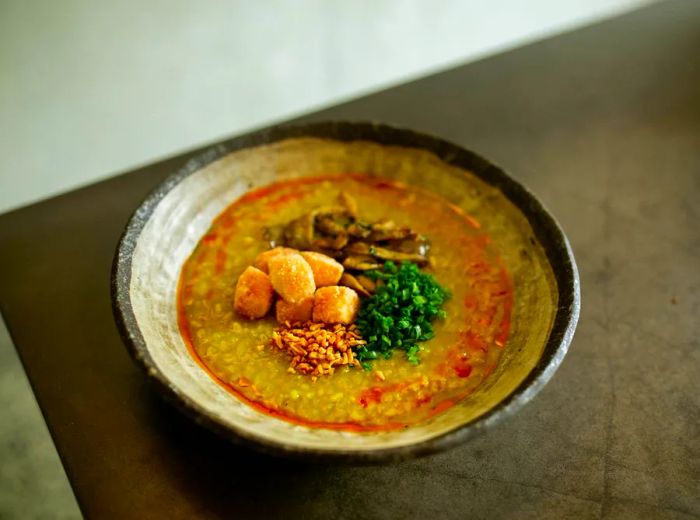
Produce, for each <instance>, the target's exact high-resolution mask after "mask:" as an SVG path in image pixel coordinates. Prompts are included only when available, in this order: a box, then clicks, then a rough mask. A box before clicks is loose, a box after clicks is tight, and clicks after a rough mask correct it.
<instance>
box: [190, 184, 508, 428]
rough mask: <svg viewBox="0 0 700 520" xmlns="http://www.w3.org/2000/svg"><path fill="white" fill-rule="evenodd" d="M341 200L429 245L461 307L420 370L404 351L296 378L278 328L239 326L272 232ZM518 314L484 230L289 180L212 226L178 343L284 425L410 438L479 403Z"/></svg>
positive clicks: (409, 200)
mask: <svg viewBox="0 0 700 520" xmlns="http://www.w3.org/2000/svg"><path fill="white" fill-rule="evenodd" d="M341 191H345V192H347V193H348V194H350V195H352V196H353V197H354V198H355V199H356V200H357V203H358V213H359V216H360V218H361V219H362V220H365V221H369V222H373V221H376V220H379V219H381V218H390V219H392V220H394V221H395V222H396V223H397V225H399V226H407V227H410V228H412V229H414V230H416V231H417V232H419V233H421V234H424V235H426V236H427V237H428V239H429V240H430V244H431V250H430V254H429V257H430V259H431V262H430V265H429V267H428V268H426V271H427V272H430V273H431V274H433V275H434V276H435V277H436V279H437V280H438V282H439V283H440V284H441V285H443V286H444V287H446V288H447V289H449V290H450V292H451V293H452V298H451V299H450V300H449V301H448V302H447V303H446V304H445V306H444V309H445V310H446V312H447V318H446V319H444V320H437V321H435V322H434V327H435V337H434V338H433V339H431V340H429V341H427V342H425V343H422V344H421V346H422V350H421V353H420V358H421V363H420V364H419V365H413V364H411V363H409V362H408V361H407V360H406V357H405V354H404V352H403V351H401V350H396V351H394V355H393V356H392V358H391V359H379V360H376V361H374V362H372V369H371V370H365V369H362V368H350V367H344V368H342V369H338V370H336V372H335V373H334V374H333V375H330V376H322V377H319V378H318V379H317V380H316V381H314V380H312V378H310V377H309V376H306V375H301V374H292V373H289V372H288V371H287V369H288V367H289V361H290V360H289V358H288V357H287V354H286V353H284V352H282V351H280V350H278V349H277V348H276V347H275V346H273V345H271V344H270V338H271V334H272V330H273V329H274V328H275V327H276V326H277V324H276V323H275V321H274V319H273V318H272V317H268V318H264V319H261V320H255V321H250V320H246V319H244V318H242V317H240V316H238V315H237V314H236V313H235V312H234V310H233V293H234V289H235V284H236V280H237V278H238V276H239V275H240V273H241V272H243V270H244V269H245V268H246V266H248V265H251V264H252V263H253V261H254V259H255V257H256V256H257V255H258V254H259V253H260V252H262V251H264V250H266V249H267V247H268V245H267V243H266V242H265V240H264V239H263V236H262V228H263V227H264V226H269V225H276V224H284V223H286V222H289V221H291V220H293V219H294V218H297V217H299V216H300V215H302V214H304V213H307V212H309V211H310V210H312V209H314V208H316V207H319V206H323V205H327V204H328V203H329V201H331V200H334V199H335V197H336V196H337V195H338V193H339V192H341ZM512 305H513V289H512V282H511V279H510V276H509V274H508V272H507V271H506V269H505V267H504V265H503V262H502V261H501V259H500V257H499V255H498V253H497V252H496V251H494V248H493V246H492V244H491V239H490V237H489V236H488V235H487V234H485V233H484V232H483V231H482V230H481V226H480V224H479V222H477V221H476V220H475V219H474V218H472V217H470V216H469V215H467V214H465V213H464V212H463V211H462V210H461V209H460V208H458V207H456V206H454V205H452V204H450V203H449V202H447V201H446V200H444V199H443V198H441V197H439V196H438V195H436V194H434V193H432V192H429V191H427V190H424V189H421V188H417V187H414V186H409V185H406V184H403V183H399V182H395V181H390V180H386V179H378V178H375V177H369V176H365V175H359V174H348V175H345V176H343V177H337V176H333V177H330V176H328V177H313V178H303V179H296V180H291V181H283V182H278V183H274V184H271V185H268V186H265V187H262V188H259V189H256V190H253V191H250V192H248V193H246V194H245V195H244V196H243V197H241V198H240V199H238V200H237V201H235V202H234V203H233V204H231V205H230V206H229V207H228V208H226V210H224V211H223V212H222V213H221V214H220V215H219V216H218V217H217V218H216V219H215V220H214V222H213V223H212V226H211V228H210V229H209V231H208V232H207V233H206V235H205V236H204V237H203V238H202V239H201V240H200V242H199V244H198V245H197V247H196V248H195V250H194V252H193V253H192V255H191V256H190V257H189V258H188V260H187V261H186V262H185V264H184V266H183V268H182V273H181V276H180V284H179V290H178V320H179V326H180V331H181V334H182V336H183V338H184V340H185V342H186V344H187V346H188V348H189V349H190V352H191V353H192V355H193V356H194V357H195V359H196V360H197V361H198V363H200V365H201V366H202V367H204V368H205V369H206V370H207V371H208V373H209V374H210V375H211V377H213V378H214V379H215V380H216V381H217V382H218V383H219V384H221V385H222V386H224V387H225V388H226V389H227V390H228V391H229V392H231V393H232V394H234V395H235V396H236V397H238V398H239V399H242V400H244V401H245V402H247V403H248V404H249V405H251V406H253V407H254V408H256V409H257V410H260V411H263V412H265V413H268V414H270V415H273V416H275V417H278V418H281V419H284V420H287V421H291V422H294V423H297V424H302V425H306V426H309V427H315V428H328V429H335V430H348V431H377V430H391V429H397V428H402V427H407V426H409V425H411V424H415V423H417V422H421V421H424V420H426V419H428V418H430V417H432V416H434V415H436V414H439V413H442V412H444V411H445V410H447V409H448V408H450V407H451V406H453V405H454V404H456V403H458V402H459V401H460V400H461V399H463V398H464V397H465V396H467V395H469V394H470V393H471V392H473V391H474V389H476V388H477V387H478V386H479V385H480V384H481V383H482V382H483V381H484V379H485V378H486V377H487V376H488V375H489V373H490V372H491V371H492V370H493V369H494V367H495V366H496V364H497V363H498V360H499V358H500V355H501V352H502V349H503V347H504V345H505V344H506V341H507V339H508V334H509V331H510V318H511V309H512ZM380 372H381V374H380ZM381 376H383V378H384V379H382V377H381Z"/></svg>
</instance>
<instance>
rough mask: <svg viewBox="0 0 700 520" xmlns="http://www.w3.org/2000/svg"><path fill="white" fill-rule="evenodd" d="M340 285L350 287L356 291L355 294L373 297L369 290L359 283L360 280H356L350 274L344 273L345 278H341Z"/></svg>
mask: <svg viewBox="0 0 700 520" xmlns="http://www.w3.org/2000/svg"><path fill="white" fill-rule="evenodd" d="M365 278H367V277H365ZM368 279H369V278H368ZM338 285H343V286H345V287H350V289H353V290H355V292H357V293H359V294H361V295H362V296H370V295H371V293H370V292H369V291H368V290H367V288H366V287H365V286H364V285H362V284H361V283H360V282H359V281H358V279H357V278H355V277H354V276H353V275H351V274H350V273H343V276H341V277H340V281H339V282H338Z"/></svg>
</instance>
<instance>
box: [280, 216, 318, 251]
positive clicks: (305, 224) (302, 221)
mask: <svg viewBox="0 0 700 520" xmlns="http://www.w3.org/2000/svg"><path fill="white" fill-rule="evenodd" d="M282 238H283V239H284V245H286V246H288V247H293V248H295V249H309V248H310V247H311V243H312V241H313V238H314V213H313V212H311V213H307V214H305V215H302V216H301V217H299V218H297V219H294V220H292V221H291V222H290V223H289V224H288V225H287V227H286V228H285V229H284V232H283V234H282Z"/></svg>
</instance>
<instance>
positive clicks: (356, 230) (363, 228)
mask: <svg viewBox="0 0 700 520" xmlns="http://www.w3.org/2000/svg"><path fill="white" fill-rule="evenodd" d="M347 232H348V234H349V235H350V236H352V237H355V238H367V237H368V236H369V235H370V233H372V226H370V225H369V224H365V223H364V222H355V223H354V224H350V225H349V226H348V228H347Z"/></svg>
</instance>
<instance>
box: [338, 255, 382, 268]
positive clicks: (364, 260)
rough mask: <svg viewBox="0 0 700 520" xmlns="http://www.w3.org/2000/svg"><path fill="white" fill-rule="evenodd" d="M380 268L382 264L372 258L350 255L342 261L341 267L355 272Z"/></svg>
mask: <svg viewBox="0 0 700 520" xmlns="http://www.w3.org/2000/svg"><path fill="white" fill-rule="evenodd" d="M381 266H382V264H379V263H377V261H376V260H375V259H374V258H372V257H371V256H367V255H350V256H348V257H347V258H346V259H345V260H343V267H345V269H352V270H355V271H370V270H372V269H379V268H380V267H381Z"/></svg>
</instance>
